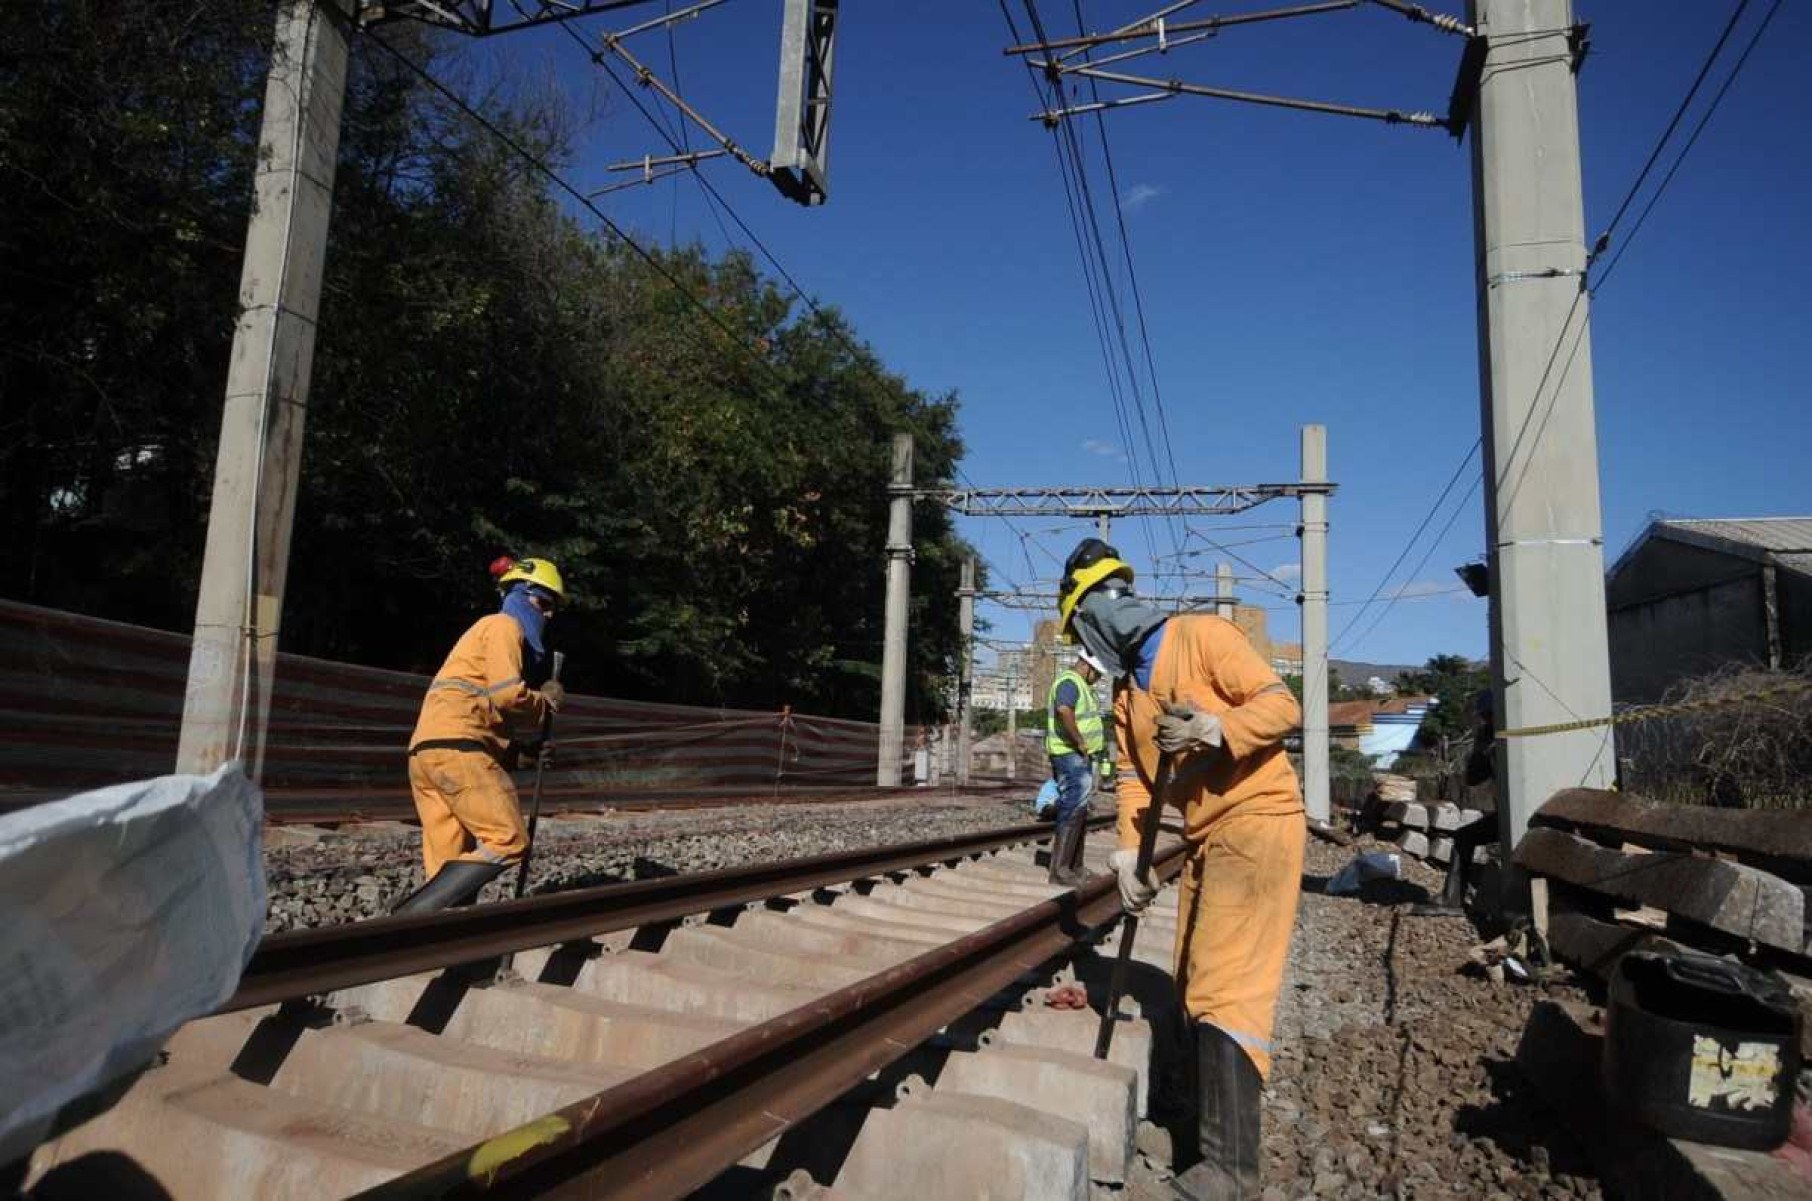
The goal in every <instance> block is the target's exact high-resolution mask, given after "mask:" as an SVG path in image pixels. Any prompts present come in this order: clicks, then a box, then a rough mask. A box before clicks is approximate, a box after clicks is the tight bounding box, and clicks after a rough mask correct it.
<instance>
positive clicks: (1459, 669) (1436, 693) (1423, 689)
mask: <svg viewBox="0 0 1812 1201" xmlns="http://www.w3.org/2000/svg"><path fill="white" fill-rule="evenodd" d="M1490 687H1491V672H1490V670H1489V669H1488V668H1487V667H1485V666H1484V665H1483V664H1480V663H1474V662H1473V661H1472V660H1470V659H1468V658H1466V657H1465V656H1464V655H1436V656H1435V657H1434V658H1432V659H1430V660H1429V661H1428V662H1427V663H1426V664H1424V665H1423V667H1422V670H1421V671H1406V672H1400V673H1398V675H1397V692H1398V693H1399V694H1412V695H1418V696H1431V697H1433V698H1434V699H1435V703H1434V705H1433V706H1432V707H1430V708H1429V710H1428V715H1427V716H1426V717H1424V718H1423V719H1422V725H1421V727H1420V728H1419V729H1417V731H1416V746H1417V747H1418V748H1419V749H1422V750H1425V751H1428V752H1430V753H1437V754H1438V753H1444V752H1445V750H1446V748H1447V747H1448V745H1449V744H1450V743H1452V742H1455V741H1457V740H1459V739H1461V738H1464V737H1467V736H1468V735H1470V734H1471V733H1472V728H1473V722H1474V717H1473V698H1474V697H1475V696H1477V695H1478V694H1479V693H1480V692H1482V691H1484V690H1485V689H1487V688H1490Z"/></svg>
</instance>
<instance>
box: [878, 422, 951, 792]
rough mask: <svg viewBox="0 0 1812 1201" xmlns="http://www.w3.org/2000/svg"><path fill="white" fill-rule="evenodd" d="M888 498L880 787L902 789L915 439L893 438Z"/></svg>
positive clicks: (879, 762) (906, 436)
mask: <svg viewBox="0 0 1812 1201" xmlns="http://www.w3.org/2000/svg"><path fill="white" fill-rule="evenodd" d="M887 495H888V497H889V498H890V499H889V500H888V502H887V625H886V631H885V633H884V634H883V637H884V638H885V639H886V641H885V642H884V643H883V645H882V648H881V746H880V750H879V752H878V761H877V762H876V765H875V783H876V784H878V785H880V786H881V787H882V788H897V787H898V786H899V783H900V755H901V753H902V752H903V751H904V749H905V746H904V744H905V741H906V603H907V601H908V600H909V599H911V595H912V435H911V434H895V435H894V436H893V479H892V481H891V482H890V483H889V484H888V485H887ZM959 770H966V769H960V768H959Z"/></svg>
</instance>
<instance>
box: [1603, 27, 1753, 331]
mask: <svg viewBox="0 0 1812 1201" xmlns="http://www.w3.org/2000/svg"><path fill="white" fill-rule="evenodd" d="M1745 2H1746V0H1745ZM1784 2H1785V0H1774V3H1773V4H1772V5H1770V6H1769V8H1768V11H1767V13H1765V14H1764V15H1763V16H1762V20H1761V23H1760V24H1759V25H1757V26H1756V27H1755V33H1754V34H1752V35H1751V36H1750V38H1749V42H1748V44H1747V45H1745V46H1744V47H1743V53H1742V54H1741V55H1739V56H1738V57H1737V61H1736V65H1735V66H1734V67H1732V68H1731V69H1730V74H1729V75H1727V76H1725V78H1724V83H1723V85H1722V86H1721V87H1719V88H1718V91H1717V94H1716V95H1714V96H1713V97H1712V98H1711V103H1710V104H1709V105H1707V106H1706V109H1705V112H1704V114H1703V115H1702V116H1700V118H1699V122H1698V124H1697V125H1695V126H1694V127H1693V131H1692V134H1691V136H1689V137H1688V138H1687V139H1686V145H1684V146H1682V147H1681V148H1680V153H1679V156H1678V157H1676V158H1675V159H1674V161H1673V165H1672V166H1670V167H1669V168H1668V169H1667V174H1666V175H1664V176H1662V177H1661V182H1660V183H1659V184H1657V185H1656V186H1655V191H1654V195H1652V196H1650V197H1649V198H1648V203H1647V204H1645V205H1643V206H1642V212H1641V213H1639V214H1637V216H1636V224H1635V225H1633V226H1631V227H1630V233H1629V237H1627V238H1625V239H1623V242H1622V243H1621V244H1620V245H1619V246H1618V247H1617V253H1616V254H1614V255H1612V256H1611V261H1610V262H1608V263H1606V264H1605V265H1604V270H1603V271H1602V272H1601V273H1600V274H1599V276H1598V278H1597V280H1595V281H1594V283H1593V285H1592V293H1593V295H1597V293H1598V291H1599V290H1600V289H1602V288H1603V287H1604V285H1605V283H1606V282H1607V281H1608V280H1609V279H1610V277H1611V272H1613V271H1615V270H1616V269H1617V264H1618V263H1620V262H1622V261H1623V256H1624V255H1625V254H1627V253H1628V252H1629V248H1630V246H1631V244H1632V243H1634V242H1635V240H1636V235H1637V234H1639V233H1641V232H1642V226H1643V224H1644V223H1645V222H1647V221H1648V215H1649V214H1650V213H1651V212H1653V211H1654V208H1655V205H1656V204H1658V203H1660V200H1661V197H1662V196H1663V195H1665V194H1666V192H1667V185H1668V184H1670V183H1672V182H1673V181H1674V175H1675V174H1676V173H1677V172H1678V171H1679V170H1680V165H1681V164H1682V163H1684V162H1685V161H1686V156H1687V155H1689V154H1691V153H1692V148H1693V146H1694V145H1695V144H1697V142H1698V140H1699V135H1700V134H1702V133H1704V132H1705V126H1706V125H1707V124H1709V123H1710V121H1711V117H1712V114H1713V113H1715V112H1717V111H1718V105H1719V104H1720V103H1722V102H1723V100H1724V96H1725V93H1727V92H1729V91H1730V85H1731V84H1733V83H1735V82H1736V79H1737V76H1738V75H1739V74H1741V73H1742V70H1743V65H1744V64H1745V63H1747V62H1748V61H1749V54H1750V52H1751V51H1752V50H1754V49H1755V47H1756V43H1758V42H1760V41H1761V40H1762V34H1764V33H1766V32H1767V31H1768V25H1769V22H1771V21H1773V20H1774V14H1775V13H1777V12H1779V11H1780V10H1781V5H1782V4H1783V3H1784ZM1742 10H1743V6H1742V5H1738V6H1737V15H1738V16H1740V15H1741V14H1742ZM1731 21H1732V23H1733V24H1734V23H1735V21H1736V17H1735V16H1733V17H1732V18H1731ZM1729 35H1730V30H1729V28H1726V29H1725V31H1724V36H1725V37H1728V36H1729ZM1723 44H1724V41H1723V38H1720V39H1718V45H1719V46H1722V45H1723ZM1712 57H1716V50H1715V49H1714V50H1713V52H1712ZM1705 65H1706V67H1707V68H1709V67H1710V66H1711V59H1709V58H1708V59H1707V60H1706V64H1705ZM1703 77H1704V73H1703V72H1702V71H1701V72H1700V78H1703ZM1693 87H1694V89H1695V90H1696V89H1697V88H1698V81H1697V80H1695V81H1694V82H1693ZM1688 99H1691V96H1690V94H1689V95H1688ZM1682 111H1684V105H1682ZM1678 120H1679V116H1678V114H1676V115H1675V121H1678ZM1668 128H1669V130H1671V129H1672V128H1673V126H1671V125H1670V126H1669V127H1668ZM1656 150H1657V151H1659V150H1660V147H1659V146H1657V147H1656ZM1643 170H1644V172H1645V173H1646V172H1647V168H1646V167H1645V168H1643ZM1633 194H1634V192H1633V190H1632V195H1633ZM1624 203H1625V207H1627V206H1628V201H1627V200H1626V201H1625V202H1624ZM1618 215H1619V216H1621V215H1622V210H1619V213H1618ZM1613 224H1614V223H1613ZM1606 232H1607V234H1608V232H1609V231H1606Z"/></svg>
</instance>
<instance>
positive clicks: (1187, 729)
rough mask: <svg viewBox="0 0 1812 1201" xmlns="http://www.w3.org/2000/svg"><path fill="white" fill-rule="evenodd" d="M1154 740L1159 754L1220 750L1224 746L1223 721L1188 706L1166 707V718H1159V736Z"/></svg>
mask: <svg viewBox="0 0 1812 1201" xmlns="http://www.w3.org/2000/svg"><path fill="white" fill-rule="evenodd" d="M1152 741H1153V742H1156V743H1157V744H1158V749H1159V750H1160V751H1168V752H1170V753H1171V754H1176V753H1178V752H1180V751H1199V750H1206V749H1209V748H1214V749H1219V748H1220V747H1221V746H1223V745H1224V742H1223V740H1222V738H1221V719H1220V718H1218V717H1216V716H1215V715H1214V714H1212V713H1203V712H1202V711H1201V710H1200V709H1196V708H1193V707H1191V706H1189V705H1166V706H1164V716H1163V717H1160V718H1158V732H1157V736H1156V737H1155V738H1153V739H1152Z"/></svg>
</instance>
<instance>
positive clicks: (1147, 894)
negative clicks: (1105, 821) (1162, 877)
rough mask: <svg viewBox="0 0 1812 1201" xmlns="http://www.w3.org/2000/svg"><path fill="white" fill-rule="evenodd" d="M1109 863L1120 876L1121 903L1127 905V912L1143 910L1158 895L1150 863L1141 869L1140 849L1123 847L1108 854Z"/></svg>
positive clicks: (1156, 883)
mask: <svg viewBox="0 0 1812 1201" xmlns="http://www.w3.org/2000/svg"><path fill="white" fill-rule="evenodd" d="M1107 865H1108V866H1109V867H1111V868H1113V869H1114V874H1115V875H1116V876H1118V877H1119V878H1120V904H1122V905H1124V906H1126V912H1128V913H1138V912H1140V911H1142V910H1143V909H1144V908H1145V907H1146V906H1147V905H1149V904H1151V899H1152V898H1153V897H1155V896H1157V895H1158V882H1157V880H1156V879H1154V878H1153V877H1152V874H1151V867H1150V865H1149V864H1148V865H1147V866H1146V868H1145V870H1144V871H1143V872H1141V871H1140V870H1139V852H1138V851H1136V850H1133V849H1132V848H1130V847H1123V848H1121V849H1120V850H1118V851H1115V852H1114V853H1113V854H1112V855H1110V856H1108V859H1107Z"/></svg>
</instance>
